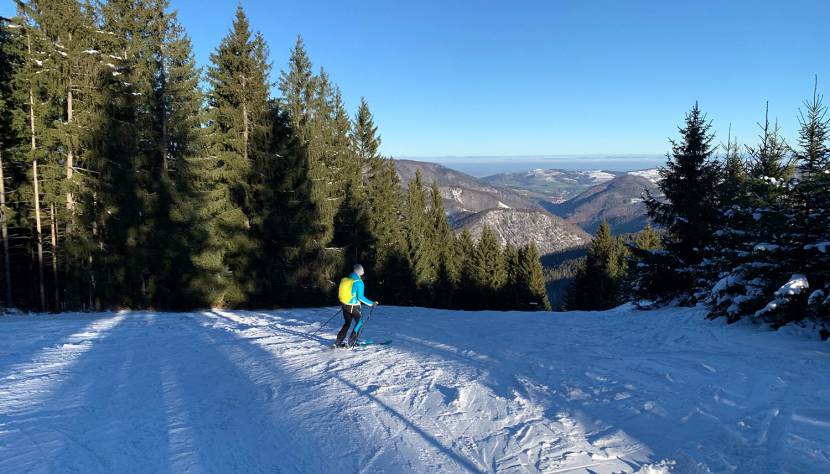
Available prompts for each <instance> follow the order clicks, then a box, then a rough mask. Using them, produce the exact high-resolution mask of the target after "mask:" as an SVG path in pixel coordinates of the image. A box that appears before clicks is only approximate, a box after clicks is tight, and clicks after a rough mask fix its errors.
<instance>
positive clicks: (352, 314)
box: [336, 304, 361, 345]
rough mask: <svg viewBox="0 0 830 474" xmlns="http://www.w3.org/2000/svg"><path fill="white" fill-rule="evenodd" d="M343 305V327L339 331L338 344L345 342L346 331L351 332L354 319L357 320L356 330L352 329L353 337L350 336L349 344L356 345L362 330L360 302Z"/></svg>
mask: <svg viewBox="0 0 830 474" xmlns="http://www.w3.org/2000/svg"><path fill="white" fill-rule="evenodd" d="M342 307H343V319H344V322H343V327H341V328H340V332H338V333H337V341H336V344H337V345H340V344H342V343H343V340H344V339H346V333H348V332H349V328H350V327H351V326H352V321H354V322H355V325H354V330H353V331H352V335H351V337H349V345H354V343H355V342H357V336H358V333H359V332H360V327H361V324H360V304H356V305H350V304H344V305H342Z"/></svg>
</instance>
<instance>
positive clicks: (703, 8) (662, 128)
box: [0, 0, 830, 157]
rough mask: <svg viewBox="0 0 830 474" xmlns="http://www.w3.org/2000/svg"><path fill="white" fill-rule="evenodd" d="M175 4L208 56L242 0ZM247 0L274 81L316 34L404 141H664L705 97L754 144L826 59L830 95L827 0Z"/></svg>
mask: <svg viewBox="0 0 830 474" xmlns="http://www.w3.org/2000/svg"><path fill="white" fill-rule="evenodd" d="M171 3H172V7H173V8H175V9H177V10H178V11H179V15H180V19H181V21H182V22H183V24H184V25H185V27H186V28H187V30H188V32H189V33H190V35H191V37H192V38H193V41H194V43H195V46H196V54H197V57H198V59H199V62H200V63H201V64H205V63H206V62H207V60H208V56H209V54H210V52H211V51H212V50H213V49H214V48H215V47H216V45H217V44H218V43H219V40H220V38H221V36H223V35H224V34H225V33H226V32H227V29H228V27H229V25H230V22H231V19H232V18H233V12H234V9H235V7H236V5H237V2H236V1H233V0H230V1H229V0H198V1H196V0H172V2H171ZM241 3H242V4H243V6H244V7H245V9H246V11H247V13H248V15H249V17H250V19H251V23H252V25H253V27H254V28H255V29H257V30H260V31H261V32H262V33H263V35H264V36H265V39H266V40H267V42H268V44H269V46H270V49H271V61H272V63H273V65H274V71H273V75H272V79H273V80H274V81H275V82H276V80H277V77H278V72H279V70H280V69H281V68H282V67H283V65H284V64H285V62H286V60H287V58H288V54H289V51H290V49H291V47H292V46H293V44H294V38H295V37H296V35H297V34H298V33H299V34H302V36H303V37H304V39H305V41H306V45H307V48H308V50H309V53H310V55H311V57H312V60H313V61H314V63H315V65H316V66H319V65H323V66H325V68H326V69H327V70H328V71H329V72H330V73H331V76H332V78H333V79H334V81H335V82H337V83H338V84H339V85H340V86H341V87H342V89H343V92H344V96H345V99H346V102H347V105H348V106H349V108H350V110H351V111H352V112H353V111H354V109H355V107H356V104H357V103H358V101H359V99H360V96H366V98H367V99H368V101H369V104H370V106H371V108H372V110H373V112H374V114H375V117H376V120H377V122H378V124H379V126H380V131H381V134H382V136H383V151H384V152H385V153H387V154H393V155H395V156H421V157H423V156H441V155H556V154H582V153H599V154H633V153H664V152H665V151H666V150H667V149H668V144H667V137H669V136H674V135H675V126H676V125H677V124H678V123H679V122H680V121H681V119H682V117H683V114H684V113H685V112H686V111H687V110H688V108H689V107H690V106H691V104H692V103H693V102H694V101H695V100H699V101H700V103H701V106H702V108H703V109H704V111H706V112H707V113H708V114H709V116H710V118H712V119H713V120H714V123H715V126H716V128H717V130H718V132H722V133H719V138H724V139H725V133H726V129H727V126H728V124H729V123H730V122H731V123H732V124H733V125H732V126H733V133H735V134H736V135H737V136H738V137H739V139H741V141H743V142H750V143H751V142H754V141H755V137H756V135H757V126H756V125H755V124H756V122H757V121H758V120H761V119H762V118H763V110H764V102H765V101H766V100H769V101H770V114H771V116H772V117H778V118H779V120H780V122H781V125H782V127H783V128H784V131H785V134H786V135H787V136H788V137H793V136H794V133H795V129H796V125H797V123H796V113H797V108H798V106H799V105H800V104H801V101H802V99H804V98H805V97H806V96H807V95H809V94H810V93H811V91H812V85H813V76H814V74H818V76H819V90H820V91H824V92H825V93H826V94H827V95H828V96H830V26H829V25H830V23H829V22H830V1H828V0H788V1H783V0H781V1H778V0H776V1H764V0H752V1H750V0H745V1H726V0H703V1H686V0H678V1H667V0H653V1H636V0H631V1H619V0H595V1H583V0H559V1H555V0H548V1H520V0H515V1H502V2H491V1H472V0H469V1H468V0H463V1H449V0H444V1H423V0H418V1H406V2H404V1H400V2H399V1H392V0H378V1H343V0H339V1H336V0H335V1H312V0H308V1H301V2H297V1H269V0H243V1H242V2H241ZM0 4H2V8H0V14H3V15H9V14H10V13H11V12H12V10H13V5H12V4H13V2H11V1H10V0H0ZM276 93H277V92H276V91H275V94H276Z"/></svg>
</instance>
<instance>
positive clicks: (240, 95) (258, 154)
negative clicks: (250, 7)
mask: <svg viewBox="0 0 830 474" xmlns="http://www.w3.org/2000/svg"><path fill="white" fill-rule="evenodd" d="M267 55H268V51H267V47H266V45H265V41H264V40H263V38H262V36H261V35H260V34H259V33H256V34H254V33H252V32H251V30H250V24H249V22H248V19H247V17H246V16H245V13H244V11H243V10H242V8H241V6H240V7H238V8H237V11H236V17H235V19H234V22H233V25H232V27H231V30H230V31H229V33H228V34H227V36H225V37H224V38H223V39H222V41H221V43H220V44H219V47H218V48H217V50H216V51H215V52H214V53H213V54H212V55H211V66H210V67H209V68H208V74H207V77H208V84H209V86H210V91H209V92H208V106H209V122H208V123H209V136H210V153H211V155H212V156H213V157H214V160H215V165H214V169H213V170H212V172H211V173H212V174H213V178H214V180H215V181H214V186H213V187H214V192H215V193H216V194H217V196H216V200H215V202H217V203H219V205H220V206H221V208H219V209H216V210H215V212H214V217H213V218H214V219H215V224H213V226H212V227H213V228H212V230H213V232H215V234H214V238H216V239H218V241H219V242H221V243H222V245H223V250H222V252H221V254H222V256H223V262H224V265H225V267H226V268H227V269H228V272H227V273H226V274H225V275H223V279H222V281H223V284H224V290H223V291H222V296H221V297H220V299H219V300H218V301H217V304H229V305H234V304H239V303H241V302H244V301H245V300H246V299H247V297H248V296H249V295H250V294H252V293H255V292H256V291H257V289H258V288H257V283H258V281H257V278H256V277H255V273H254V271H255V269H254V265H255V262H256V261H259V260H261V259H262V257H261V253H260V252H261V248H260V246H259V245H258V241H257V239H256V234H255V231H254V229H252V227H254V226H257V227H259V226H261V223H262V218H263V216H261V215H260V214H259V213H258V212H257V209H254V202H255V201H256V199H257V194H258V193H261V192H262V190H261V185H262V180H261V170H262V169H263V168H266V167H268V166H270V165H271V164H270V163H269V161H270V160H271V159H272V156H271V155H270V154H269V153H268V151H269V149H270V143H269V142H268V140H269V134H270V132H271V128H272V123H271V119H272V115H271V108H270V107H269V101H268V94H269V92H268V89H269V86H268V70H269V68H270V66H269V65H268V58H267Z"/></svg>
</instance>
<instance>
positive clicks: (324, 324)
mask: <svg viewBox="0 0 830 474" xmlns="http://www.w3.org/2000/svg"><path fill="white" fill-rule="evenodd" d="M341 311H343V308H342V307H341V308H340V309H338V310H337V312H336V313H334V314H333V315H332V316H331V317H330V318H329V320H328V321H326V322H324V323H323V324H321V325H320V327H319V328H317V330H316V331H314V332H313V333H312V334H311V337H314V336H316V335H317V333H318V332H320V330H321V329H323V328H324V327H326V325H327V324H328V323H330V322H331V320H332V319H334V317H335V316H337V315H338V314H340V312H341Z"/></svg>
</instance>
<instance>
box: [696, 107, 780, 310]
mask: <svg viewBox="0 0 830 474" xmlns="http://www.w3.org/2000/svg"><path fill="white" fill-rule="evenodd" d="M759 127H760V128H761V136H760V137H759V138H760V144H759V145H758V146H756V147H747V151H748V155H749V160H748V165H749V166H748V168H749V169H748V173H747V178H746V180H745V184H744V185H743V186H744V189H743V190H740V189H738V192H739V195H738V196H739V197H738V199H737V200H736V203H735V204H733V205H732V206H731V207H729V208H727V209H725V210H724V213H723V219H722V225H721V228H720V229H718V230H717V231H716V232H715V233H714V235H715V236H716V237H718V239H719V243H720V246H719V249H718V252H716V253H715V254H714V256H713V257H712V258H711V260H712V261H713V262H714V265H715V267H716V268H717V269H718V274H717V278H716V279H714V280H715V281H713V282H712V283H710V288H711V290H710V295H709V296H708V299H707V303H708V305H709V306H710V308H711V312H710V317H718V316H725V317H726V319H727V322H730V323H731V322H734V321H737V320H738V319H739V318H741V317H742V316H745V315H755V316H762V313H763V312H764V307H765V305H766V304H767V301H768V299H769V298H770V297H771V295H772V294H773V293H775V291H776V290H777V289H778V288H779V287H780V286H781V285H782V284H783V283H786V279H788V278H789V277H790V275H791V274H788V275H786V276H784V275H783V273H786V270H783V269H782V268H781V267H780V263H781V259H782V251H783V244H784V241H783V240H782V237H783V236H784V234H785V233H786V231H785V224H786V220H787V218H786V215H787V210H786V205H785V204H786V203H785V199H784V197H785V195H786V193H787V186H788V184H787V183H788V181H789V178H790V177H791V175H792V167H791V165H790V163H789V159H788V151H789V147H788V146H787V145H786V143H785V142H784V140H783V139H782V138H781V136H780V131H779V128H778V126H777V125H775V126H773V127H771V126H770V123H769V116H768V108H767V114H765V119H764V122H763V123H759ZM782 279H783V281H782Z"/></svg>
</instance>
